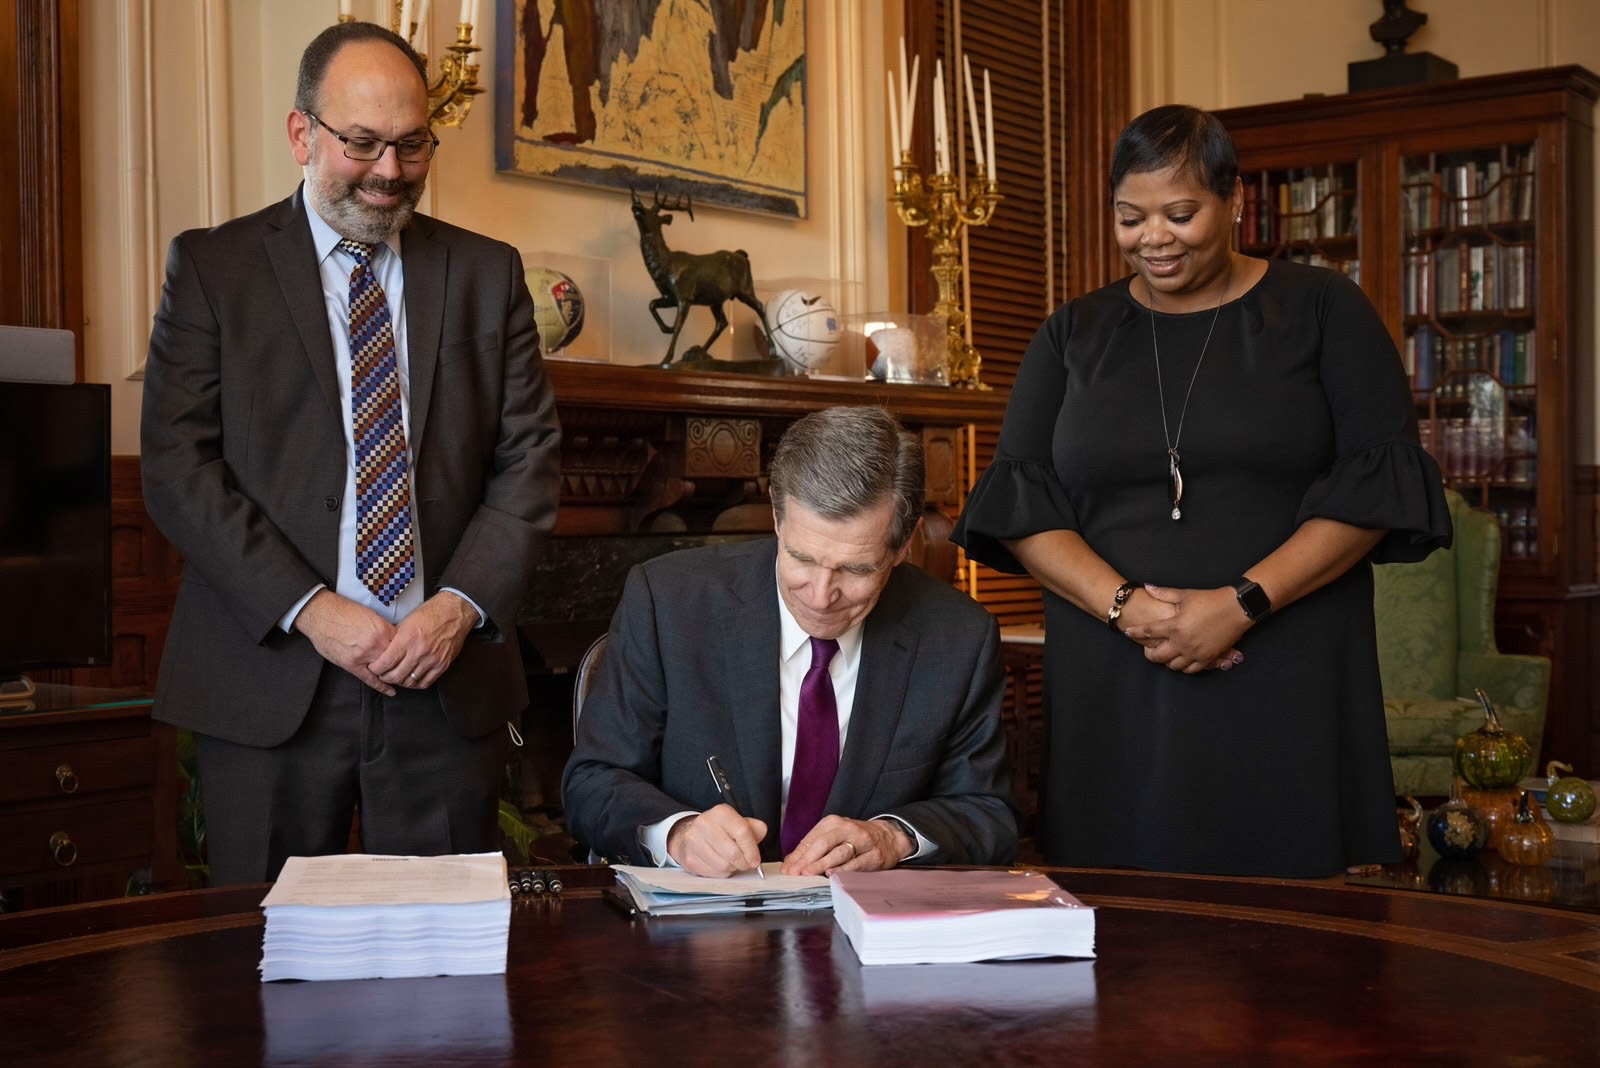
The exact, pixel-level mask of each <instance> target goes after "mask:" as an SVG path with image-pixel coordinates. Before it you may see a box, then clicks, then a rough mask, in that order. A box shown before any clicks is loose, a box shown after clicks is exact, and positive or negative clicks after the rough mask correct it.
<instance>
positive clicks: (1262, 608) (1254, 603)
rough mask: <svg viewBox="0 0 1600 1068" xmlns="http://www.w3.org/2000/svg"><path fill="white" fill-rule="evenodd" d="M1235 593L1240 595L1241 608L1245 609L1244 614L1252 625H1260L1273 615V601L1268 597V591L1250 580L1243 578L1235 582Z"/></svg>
mask: <svg viewBox="0 0 1600 1068" xmlns="http://www.w3.org/2000/svg"><path fill="white" fill-rule="evenodd" d="M1233 592H1234V593H1236V594H1238V595H1239V607H1240V608H1242V609H1244V614H1245V615H1246V616H1247V617H1248V618H1249V619H1250V621H1251V622H1252V623H1258V622H1260V621H1261V620H1263V619H1266V618H1267V617H1268V616H1269V615H1271V614H1272V600H1271V598H1269V597H1268V596H1267V591H1266V590H1264V589H1262V588H1261V587H1260V586H1257V585H1256V584H1255V583H1254V582H1251V581H1250V580H1249V579H1247V578H1241V579H1240V580H1239V581H1238V582H1235V583H1234V584H1233Z"/></svg>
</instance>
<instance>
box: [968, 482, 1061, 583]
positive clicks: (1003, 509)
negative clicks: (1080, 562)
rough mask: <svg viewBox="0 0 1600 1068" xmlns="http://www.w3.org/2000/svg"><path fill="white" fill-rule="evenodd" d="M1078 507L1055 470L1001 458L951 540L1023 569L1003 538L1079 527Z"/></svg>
mask: <svg viewBox="0 0 1600 1068" xmlns="http://www.w3.org/2000/svg"><path fill="white" fill-rule="evenodd" d="M1077 529H1078V513H1077V510H1076V509H1074V508H1073V507H1072V502H1071V501H1070V500H1068V499H1067V493H1066V491H1065V490H1064V489H1062V488H1061V483H1060V482H1058V481H1057V480H1056V476H1055V472H1053V471H1051V470H1049V469H1048V468H1046V467H1043V466H1041V465H1039V464H1036V463H1029V462H1026V461H1022V460H1006V459H999V458H997V459H996V460H995V461H994V463H992V464H990V465H989V469H988V470H987V471H985V472H984V473H983V477H982V478H980V479H978V484H977V485H976V486H974V487H972V492H971V493H970V494H968V496H967V506H966V507H965V508H963V509H962V510H961V518H960V519H958V520H956V528H955V531H954V533H952V534H951V535H950V540H951V541H953V542H955V543H956V544H957V545H959V546H961V547H962V548H963V549H965V550H966V551H967V555H968V556H970V557H971V558H972V559H974V560H977V561H978V562H979V563H983V564H988V565H989V566H990V567H992V568H994V569H995V570H997V571H1004V572H1007V573H1009V574H1013V575H1021V574H1024V573H1025V572H1026V570H1027V569H1026V568H1024V567H1023V566H1022V564H1021V563H1019V562H1018V560H1017V558H1016V557H1015V556H1012V555H1011V551H1010V550H1009V549H1007V548H1006V547H1005V546H1004V545H1002V544H1001V542H1002V541H1010V540H1014V539H1017V538H1025V537H1027V536H1028V535H1030V534H1038V533H1040V532H1042V531H1046V530H1077Z"/></svg>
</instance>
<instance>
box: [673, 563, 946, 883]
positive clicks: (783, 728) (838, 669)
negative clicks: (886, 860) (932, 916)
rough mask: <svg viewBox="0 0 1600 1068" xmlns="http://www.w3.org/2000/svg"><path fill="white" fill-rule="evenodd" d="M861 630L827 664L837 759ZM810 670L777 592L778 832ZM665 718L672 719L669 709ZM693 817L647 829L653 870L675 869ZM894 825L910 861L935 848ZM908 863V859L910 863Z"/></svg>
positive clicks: (801, 634) (843, 640) (803, 642)
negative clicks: (909, 848)
mask: <svg viewBox="0 0 1600 1068" xmlns="http://www.w3.org/2000/svg"><path fill="white" fill-rule="evenodd" d="M773 581H774V583H776V582H777V581H778V579H777V574H776V571H774V574H773ZM864 625H865V623H864V622H863V623H857V624H856V625H855V626H853V627H851V628H850V629H849V630H847V631H845V632H844V633H843V634H841V635H839V638H838V642H839V651H838V652H836V653H834V654H833V659H832V660H830V661H829V662H828V678H829V680H830V681H831V682H832V683H833V701H834V707H835V708H836V709H837V710H838V713H839V752H840V754H841V755H842V754H843V753H844V747H845V740H846V738H847V737H848V736H849V733H850V715H851V713H852V712H853V711H854V710H855V704H856V680H857V678H858V677H859V676H860V673H861V631H862V627H863V626H864ZM810 670H811V635H809V634H807V633H806V632H805V631H804V630H802V629H801V627H800V624H799V623H797V622H795V618H794V615H793V614H792V613H791V612H790V611H789V606H788V605H787V604H785V603H784V600H783V591H782V590H781V589H780V590H779V591H778V717H779V727H780V734H781V735H782V738H783V747H782V750H781V752H780V754H779V758H778V759H779V763H778V767H779V769H780V770H781V772H782V775H783V782H782V784H781V789H780V792H779V806H780V807H779V816H778V819H779V826H782V819H783V813H784V812H787V811H788V808H789V780H790V778H791V777H792V776H793V774H794V745H795V736H796V734H797V733H798V731H799V725H800V684H801V683H802V682H804V681H805V677H806V672H808V671H810ZM668 715H671V710H670V709H669V710H668ZM694 815H697V813H695V812H693V811H692V810H686V811H683V812H674V813H673V814H672V815H670V816H668V817H667V818H666V819H664V820H662V821H661V822H659V823H654V824H651V825H650V826H648V827H646V828H645V829H644V835H643V839H644V844H645V846H646V847H647V848H648V849H649V850H650V852H651V855H652V856H653V857H654V859H655V862H656V864H657V865H659V866H661V867H674V868H675V867H677V866H678V862H677V861H675V860H673V859H672V857H671V856H670V855H669V854H668V853H667V836H668V835H669V834H670V833H671V831H672V828H673V825H674V824H676V823H677V822H678V821H679V820H681V819H683V818H684V817H686V816H694ZM742 815H749V813H748V812H746V813H742ZM875 818H881V817H875ZM896 822H898V823H899V825H901V826H903V827H905V828H906V829H907V830H909V831H910V832H911V834H912V837H913V838H915V839H916V844H917V848H916V850H915V851H914V852H913V853H912V854H911V857H920V856H922V855H923V854H925V853H929V852H931V851H933V849H935V848H936V847H935V846H934V844H933V842H931V841H930V840H928V839H927V838H924V837H923V836H922V834H921V832H919V831H918V830H917V829H916V828H915V827H913V826H911V825H910V824H909V823H906V821H905V820H901V819H898V817H896ZM777 833H778V827H769V828H767V834H768V835H775V834H777ZM911 857H907V858H906V859H907V860H910V859H911Z"/></svg>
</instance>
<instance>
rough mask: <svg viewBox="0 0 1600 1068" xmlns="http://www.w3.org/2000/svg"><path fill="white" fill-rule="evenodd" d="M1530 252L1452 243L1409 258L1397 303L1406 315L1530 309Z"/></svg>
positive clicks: (1497, 245) (1529, 249)
mask: <svg viewBox="0 0 1600 1068" xmlns="http://www.w3.org/2000/svg"><path fill="white" fill-rule="evenodd" d="M1533 261H1534V253H1533V246H1532V245H1529V244H1526V243H1522V242H1517V243H1514V244H1507V245H1503V244H1500V243H1499V242H1498V241H1488V242H1482V243H1479V244H1472V243H1470V242H1467V241H1459V242H1452V243H1450V244H1448V245H1441V246H1439V247H1438V248H1436V249H1432V250H1419V251H1416V252H1408V253H1406V255H1405V267H1404V270H1405V276H1404V279H1403V283H1402V285H1403V288H1402V291H1401V301H1402V305H1403V308H1404V311H1405V314H1406V315H1434V314H1440V315H1448V314H1452V313H1455V312H1483V311H1521V310H1526V309H1527V308H1529V307H1530V306H1531V305H1532V303H1533Z"/></svg>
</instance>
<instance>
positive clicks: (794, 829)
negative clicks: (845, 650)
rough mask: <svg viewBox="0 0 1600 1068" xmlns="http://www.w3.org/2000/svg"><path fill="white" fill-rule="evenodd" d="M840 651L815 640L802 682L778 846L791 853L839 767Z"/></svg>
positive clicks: (818, 813) (818, 811) (819, 810)
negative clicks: (836, 686) (834, 674)
mask: <svg viewBox="0 0 1600 1068" xmlns="http://www.w3.org/2000/svg"><path fill="white" fill-rule="evenodd" d="M838 651H839V643H838V642H836V641H834V640H833V639H832V638H812V639H811V670H809V671H807V672H806V677H805V681H803V682H801V683H800V722H799V725H798V726H797V728H796V729H795V736H794V767H793V768H792V769H791V770H790V773H789V804H788V807H787V808H785V809H784V812H783V832H782V834H781V835H779V838H778V841H779V844H781V845H782V846H783V853H784V855H785V856H788V855H789V853H790V852H792V851H793V850H794V847H795V846H796V845H798V844H799V843H800V839H802V838H804V837H805V836H806V832H808V831H809V830H811V828H813V827H815V826H816V825H817V821H818V820H820V819H821V818H822V810H823V808H824V807H826V805H827V803H828V791H829V790H831V789H833V776H834V773H835V772H837V771H838V770H839V709H838V706H837V705H835V704H834V700H833V679H831V678H829V677H828V661H830V660H832V659H833V654H834V653H837V652H838Z"/></svg>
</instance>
